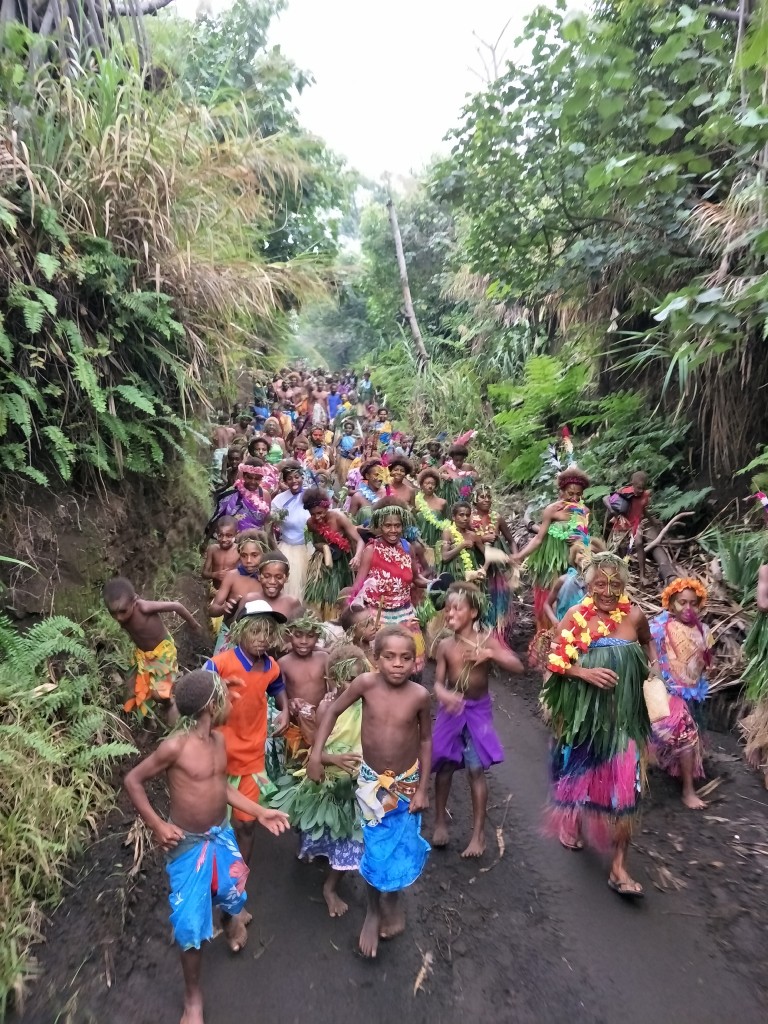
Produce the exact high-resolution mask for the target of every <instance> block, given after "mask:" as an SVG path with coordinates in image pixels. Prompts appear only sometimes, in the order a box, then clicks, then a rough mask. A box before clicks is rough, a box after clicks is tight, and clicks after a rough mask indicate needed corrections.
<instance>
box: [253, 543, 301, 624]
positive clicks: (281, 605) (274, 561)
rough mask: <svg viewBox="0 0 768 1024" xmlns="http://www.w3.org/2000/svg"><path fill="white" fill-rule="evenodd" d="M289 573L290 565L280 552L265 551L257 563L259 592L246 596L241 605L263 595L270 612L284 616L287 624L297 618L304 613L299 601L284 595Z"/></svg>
mask: <svg viewBox="0 0 768 1024" xmlns="http://www.w3.org/2000/svg"><path fill="white" fill-rule="evenodd" d="M290 571H291V567H290V564H289V562H288V559H287V558H286V556H285V555H284V554H283V553H282V551H273V550H271V549H270V550H269V551H265V552H264V553H263V554H262V555H261V557H260V558H259V563H258V575H259V590H258V591H257V592H256V593H255V594H253V595H251V594H248V595H246V597H245V598H244V599H243V601H242V602H241V603H242V604H244V603H245V601H250V600H252V599H253V597H261V596H262V595H263V597H264V600H265V601H266V602H267V604H268V605H269V606H270V607H271V608H272V610H273V611H275V612H279V613H280V614H281V615H284V616H285V617H286V619H287V620H288V621H289V622H290V621H291V620H292V619H295V618H297V617H298V616H299V615H301V613H302V612H303V611H304V609H303V607H302V604H301V601H299V599H298V598H296V597H291V596H290V594H286V593H284V590H285V584H286V583H287V582H288V574H289V572H290Z"/></svg>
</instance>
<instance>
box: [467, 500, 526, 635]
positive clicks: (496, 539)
mask: <svg viewBox="0 0 768 1024" xmlns="http://www.w3.org/2000/svg"><path fill="white" fill-rule="evenodd" d="M469 528H470V530H471V531H472V533H474V534H475V536H476V537H477V538H478V540H479V542H480V544H481V545H482V546H483V548H485V547H486V546H490V547H495V548H499V549H500V550H501V551H502V552H503V553H504V554H506V555H509V554H513V553H514V552H515V551H516V550H517V547H516V545H515V539H514V537H513V536H512V531H511V530H510V528H509V526H508V525H507V522H506V520H505V519H504V517H503V516H502V515H500V513H499V512H498V511H497V510H496V509H495V508H494V507H493V493H492V491H491V488H490V487H489V486H488V484H478V486H477V487H476V488H475V491H474V494H473V495H472V515H471V517H470V520H469ZM484 568H485V573H486V587H487V592H488V607H487V610H486V612H485V614H484V615H483V624H484V625H486V626H488V628H489V629H491V630H492V631H493V632H494V634H495V635H496V636H497V637H498V638H499V639H500V640H502V641H503V642H504V643H506V644H509V643H511V640H512V635H511V632H512V620H513V614H512V607H513V606H512V601H513V596H512V582H511V579H510V575H509V566H508V565H506V564H504V563H503V562H493V561H491V560H490V559H489V560H488V564H486V565H484Z"/></svg>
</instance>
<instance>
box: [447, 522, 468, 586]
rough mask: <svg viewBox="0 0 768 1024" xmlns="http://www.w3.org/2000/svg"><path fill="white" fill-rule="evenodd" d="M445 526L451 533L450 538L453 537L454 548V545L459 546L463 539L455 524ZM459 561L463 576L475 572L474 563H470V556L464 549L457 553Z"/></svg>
mask: <svg viewBox="0 0 768 1024" xmlns="http://www.w3.org/2000/svg"><path fill="white" fill-rule="evenodd" d="M446 525H447V526H448V529H449V530H450V532H451V537H453V540H454V547H455V546H456V544H461V542H462V541H463V540H464V537H463V536H462V534H461V530H460V529H459V528H458V526H456V524H455V523H447V524H446ZM459 561H460V562H461V567H462V569H463V570H464V573H465V575H466V573H468V572H475V563H474V562H473V561H472V555H470V553H469V551H468V550H467V549H466V548H464V550H463V551H461V552H460V553H459Z"/></svg>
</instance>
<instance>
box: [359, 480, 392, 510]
mask: <svg viewBox="0 0 768 1024" xmlns="http://www.w3.org/2000/svg"><path fill="white" fill-rule="evenodd" d="M357 489H358V491H360V493H361V494H362V496H363V497H364V498H365V500H366V501H370V503H371V504H372V505H373V504H374V503H375V502H377V501H378V500H379V498H382V497H383V498H386V497H387V496H388V494H389V488H388V487H386V486H384V487H382V488H381V490H380V491H374V489H373V488H372V487H371V486H370V485H369V484H367V483H365V482H363V483H360V484H358V487H357ZM382 491H383V492H384V493H383V494H382V493H381V492H382Z"/></svg>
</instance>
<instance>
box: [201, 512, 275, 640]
mask: <svg viewBox="0 0 768 1024" xmlns="http://www.w3.org/2000/svg"><path fill="white" fill-rule="evenodd" d="M265 544H266V538H265V537H264V536H263V535H262V534H261V533H259V531H258V530H243V531H242V532H241V533H238V535H237V540H236V541H235V546H236V548H237V554H238V563H237V565H236V566H235V568H234V569H230V570H229V571H228V572H227V573H225V575H224V577H223V579H222V581H221V583H220V584H219V589H218V590H217V592H216V596H215V597H214V599H213V600H212V601H211V603H210V606H209V608H208V611H209V612H210V614H211V617H212V618H217V617H218V616H220V615H223V616H224V621H223V623H222V625H221V628H220V630H219V635H218V637H217V638H216V646H215V648H214V653H216V652H218V651H220V650H221V648H222V647H223V646H224V644H225V643H226V641H227V636H228V634H229V629H230V625H231V623H232V620H233V619H234V617H235V613H236V611H237V609H238V607H239V606H240V602H241V600H242V599H243V598H244V597H246V595H250V596H251V599H252V600H253V599H255V598H256V597H259V598H260V597H262V593H261V585H260V584H259V559H260V558H261V555H262V551H263V550H264V545H265Z"/></svg>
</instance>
